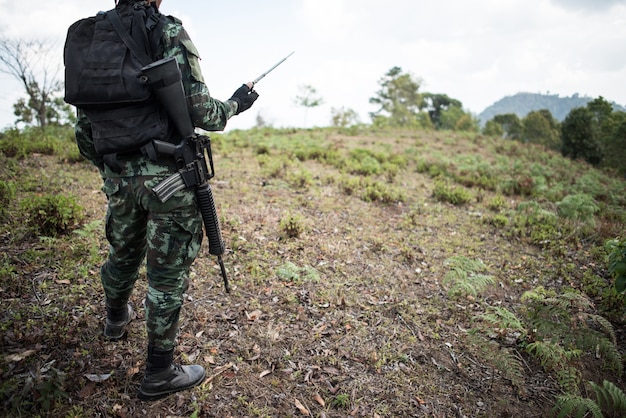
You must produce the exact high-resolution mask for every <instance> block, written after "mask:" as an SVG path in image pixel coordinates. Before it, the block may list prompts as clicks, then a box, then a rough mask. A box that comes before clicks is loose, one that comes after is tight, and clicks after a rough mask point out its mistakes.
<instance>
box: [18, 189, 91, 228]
mask: <svg viewBox="0 0 626 418" xmlns="http://www.w3.org/2000/svg"><path fill="white" fill-rule="evenodd" d="M20 206H21V209H22V210H23V211H24V212H25V213H26V214H27V224H28V226H30V228H31V229H32V230H33V231H34V232H36V233H38V234H41V235H44V236H51V237H54V236H56V235H58V234H64V233H66V232H67V231H69V230H70V229H72V228H73V227H74V226H75V225H76V224H78V223H79V222H80V221H82V219H83V208H82V207H81V206H80V205H79V204H78V202H77V200H76V198H75V197H74V196H64V195H58V194H57V195H50V194H45V195H43V196H31V197H28V198H25V199H24V200H22V202H21V203H20Z"/></svg>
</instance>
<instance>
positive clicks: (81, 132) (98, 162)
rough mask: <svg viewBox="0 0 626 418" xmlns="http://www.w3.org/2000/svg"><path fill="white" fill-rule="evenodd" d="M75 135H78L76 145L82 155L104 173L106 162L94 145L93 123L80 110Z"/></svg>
mask: <svg viewBox="0 0 626 418" xmlns="http://www.w3.org/2000/svg"><path fill="white" fill-rule="evenodd" d="M74 133H75V135H76V145H78V150H79V151H80V154H81V155H82V156H83V157H85V158H86V159H87V160H89V161H90V162H91V163H92V164H93V165H95V166H96V167H98V169H99V170H100V171H101V172H102V170H103V169H104V161H103V159H102V157H101V156H100V155H98V153H97V152H96V148H95V147H94V145H93V138H92V137H91V123H90V122H89V119H87V116H85V114H84V113H83V112H81V111H80V110H79V111H78V113H77V121H76V125H75V126H74Z"/></svg>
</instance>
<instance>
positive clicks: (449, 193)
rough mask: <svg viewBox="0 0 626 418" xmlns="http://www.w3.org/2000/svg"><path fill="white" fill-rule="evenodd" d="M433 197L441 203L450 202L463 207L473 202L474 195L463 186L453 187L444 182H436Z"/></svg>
mask: <svg viewBox="0 0 626 418" xmlns="http://www.w3.org/2000/svg"><path fill="white" fill-rule="evenodd" d="M433 197H434V198H435V199H437V200H438V201H440V202H448V203H451V204H453V205H463V204H465V203H467V202H469V201H470V200H472V194H471V193H470V191H469V190H467V189H465V188H463V187H461V186H454V185H451V184H450V183H449V182H447V181H443V180H439V181H436V182H435V189H434V190H433Z"/></svg>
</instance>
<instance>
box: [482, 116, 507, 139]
mask: <svg viewBox="0 0 626 418" xmlns="http://www.w3.org/2000/svg"><path fill="white" fill-rule="evenodd" d="M483 134H485V135H489V136H497V137H501V138H502V137H504V129H503V128H502V124H500V123H498V122H496V121H495V120H493V119H491V120H488V121H487V123H486V124H485V127H484V128H483Z"/></svg>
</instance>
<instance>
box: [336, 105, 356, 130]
mask: <svg viewBox="0 0 626 418" xmlns="http://www.w3.org/2000/svg"><path fill="white" fill-rule="evenodd" d="M330 115H331V123H332V125H333V126H336V127H340V128H347V127H349V126H354V125H358V124H359V114H358V113H356V111H354V110H353V109H346V108H344V107H341V108H339V109H336V108H334V107H333V108H332V109H330Z"/></svg>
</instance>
